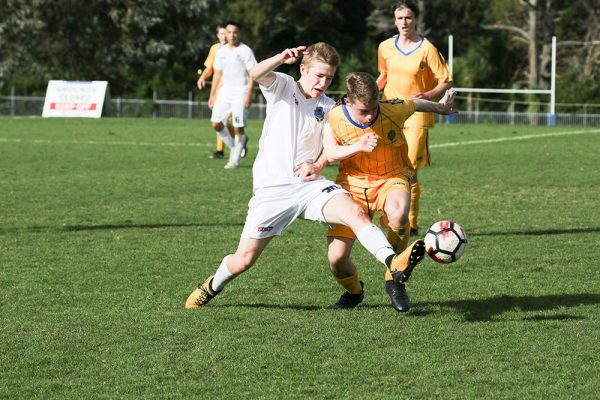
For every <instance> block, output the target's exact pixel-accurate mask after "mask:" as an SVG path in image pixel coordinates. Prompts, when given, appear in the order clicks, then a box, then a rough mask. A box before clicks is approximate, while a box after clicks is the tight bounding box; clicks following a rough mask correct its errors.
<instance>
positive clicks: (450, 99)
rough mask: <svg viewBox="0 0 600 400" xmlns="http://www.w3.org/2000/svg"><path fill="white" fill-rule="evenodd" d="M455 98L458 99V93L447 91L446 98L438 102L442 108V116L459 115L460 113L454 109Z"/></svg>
mask: <svg viewBox="0 0 600 400" xmlns="http://www.w3.org/2000/svg"><path fill="white" fill-rule="evenodd" d="M454 97H456V91H454V90H452V89H448V90H446V93H444V97H442V98H441V100H440V101H439V102H438V103H439V104H440V105H441V106H442V109H441V110H440V114H444V115H450V114H456V113H458V111H457V110H456V109H454Z"/></svg>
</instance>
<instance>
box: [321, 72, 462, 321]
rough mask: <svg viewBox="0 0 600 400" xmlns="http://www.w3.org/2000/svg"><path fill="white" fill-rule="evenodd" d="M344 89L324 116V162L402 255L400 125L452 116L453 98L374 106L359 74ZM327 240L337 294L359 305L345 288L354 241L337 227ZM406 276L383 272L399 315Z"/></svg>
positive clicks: (370, 87)
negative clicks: (378, 217) (421, 117)
mask: <svg viewBox="0 0 600 400" xmlns="http://www.w3.org/2000/svg"><path fill="white" fill-rule="evenodd" d="M346 90H347V94H346V95H345V96H343V97H342V99H341V104H340V105H338V106H336V107H335V108H334V109H332V110H331V111H330V113H329V124H330V128H331V131H329V134H327V135H325V136H324V138H323V146H324V153H325V156H326V157H327V160H328V161H331V162H333V161H340V167H339V174H338V177H337V180H336V182H337V183H338V184H339V185H340V186H342V187H343V188H344V189H346V190H347V191H348V192H349V193H350V194H351V195H352V197H353V199H354V200H355V201H357V202H358V203H360V204H361V205H362V207H363V209H364V210H365V212H366V213H368V215H369V217H370V218H373V216H374V214H375V213H376V212H383V213H384V214H385V216H386V217H387V221H388V226H389V228H390V231H389V232H388V241H389V242H390V243H391V244H392V245H393V246H394V251H396V253H399V252H402V251H404V250H405V249H406V248H407V244H408V237H409V233H410V230H409V226H408V210H409V207H410V200H411V199H410V185H409V181H410V179H411V177H412V176H413V174H414V169H413V166H412V163H411V162H410V160H409V159H408V145H407V143H406V138H405V137H404V134H403V129H402V126H403V123H404V122H405V121H406V120H408V118H410V116H411V115H413V114H414V112H415V111H427V112H436V113H440V114H451V113H453V112H454V110H453V108H452V106H453V101H454V95H455V94H454V92H451V91H448V92H447V93H446V94H445V95H444V97H443V98H442V99H441V100H440V102H439V103H434V102H431V101H428V100H423V99H414V100H390V101H382V102H380V101H379V89H378V87H377V83H376V82H375V79H374V78H373V77H372V76H371V75H369V74H367V73H365V72H355V73H351V74H349V75H348V77H347V78H346ZM327 236H328V238H327V243H328V258H329V263H330V268H331V272H332V273H333V275H334V277H335V278H336V279H337V281H338V282H339V283H340V284H341V285H342V286H344V288H346V293H344V294H343V295H342V298H345V299H346V301H345V303H346V304H354V306H356V305H358V303H360V300H362V297H363V292H362V289H361V290H359V289H358V287H356V285H354V287H352V286H349V285H347V284H346V283H347V282H352V281H354V282H358V281H359V279H358V272H357V270H356V267H355V265H354V264H353V263H352V260H351V259H350V252H351V250H352V245H353V244H354V241H355V239H356V236H355V235H354V233H353V232H352V231H351V230H350V229H349V228H348V227H346V226H343V225H338V226H336V227H334V228H333V229H329V232H328V233H327ZM411 246H412V247H415V246H422V241H421V240H417V241H416V242H414V243H413V244H412V245H411ZM411 251H412V250H411ZM412 267H413V268H414V265H413V266H412ZM411 272H412V268H411V269H407V270H406V271H405V272H404V275H403V276H402V277H401V278H400V279H399V280H396V279H392V275H391V274H390V273H389V271H388V272H387V273H386V277H385V279H386V283H385V288H386V292H387V293H388V294H389V296H390V298H391V301H392V306H393V307H394V308H395V309H396V310H397V311H399V312H407V311H408V310H409V309H410V299H409V297H408V295H407V293H406V288H405V286H404V283H403V282H404V281H406V280H407V279H408V278H409V277H410V274H411ZM351 299H355V301H354V302H352V301H351ZM348 308H349V307H348Z"/></svg>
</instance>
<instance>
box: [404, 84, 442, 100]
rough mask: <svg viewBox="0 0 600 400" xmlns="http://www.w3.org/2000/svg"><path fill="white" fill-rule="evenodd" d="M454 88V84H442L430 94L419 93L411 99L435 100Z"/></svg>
mask: <svg viewBox="0 0 600 400" xmlns="http://www.w3.org/2000/svg"><path fill="white" fill-rule="evenodd" d="M451 87H452V82H440V83H438V84H437V85H436V86H435V87H434V88H433V89H431V90H430V91H428V92H417V93H415V94H413V95H412V96H411V99H413V98H414V99H422V100H435V99H437V98H439V97H440V96H441V95H442V93H445V92H447V91H448V90H450V88H451Z"/></svg>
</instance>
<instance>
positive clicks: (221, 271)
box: [210, 254, 237, 292]
mask: <svg viewBox="0 0 600 400" xmlns="http://www.w3.org/2000/svg"><path fill="white" fill-rule="evenodd" d="M229 256H231V254H229V255H227V256H225V258H223V261H221V265H219V268H218V269H217V272H215V277H214V278H213V280H212V283H211V284H210V288H211V289H212V290H214V291H215V292H220V291H221V290H223V288H224V287H225V285H227V283H228V282H229V281H231V280H233V278H235V277H236V276H237V275H233V274H232V273H231V272H229V268H227V259H228V258H229Z"/></svg>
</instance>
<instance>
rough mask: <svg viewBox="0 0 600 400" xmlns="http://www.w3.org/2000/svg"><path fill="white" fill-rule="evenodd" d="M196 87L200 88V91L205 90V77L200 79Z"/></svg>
mask: <svg viewBox="0 0 600 400" xmlns="http://www.w3.org/2000/svg"><path fill="white" fill-rule="evenodd" d="M196 86H198V90H202V89H204V88H205V87H206V80H205V79H204V78H203V77H200V78H198V82H197V83H196Z"/></svg>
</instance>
